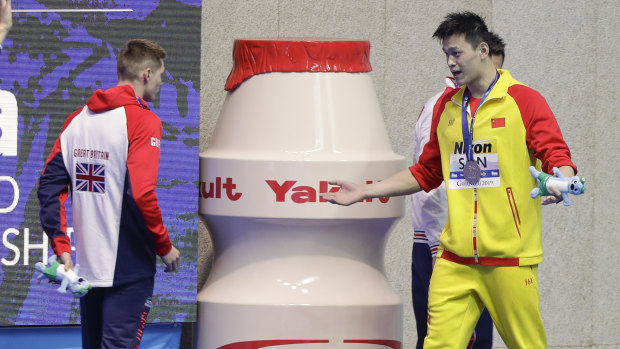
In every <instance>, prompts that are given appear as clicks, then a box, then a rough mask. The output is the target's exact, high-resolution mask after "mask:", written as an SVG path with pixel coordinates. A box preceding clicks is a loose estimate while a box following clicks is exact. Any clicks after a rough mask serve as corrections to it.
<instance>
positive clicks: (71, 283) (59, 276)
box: [35, 256, 92, 298]
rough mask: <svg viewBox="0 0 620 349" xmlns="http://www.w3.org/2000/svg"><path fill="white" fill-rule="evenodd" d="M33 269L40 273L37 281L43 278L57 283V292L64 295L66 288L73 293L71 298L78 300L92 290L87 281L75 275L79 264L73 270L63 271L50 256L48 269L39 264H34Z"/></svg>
mask: <svg viewBox="0 0 620 349" xmlns="http://www.w3.org/2000/svg"><path fill="white" fill-rule="evenodd" d="M35 268H36V269H37V271H39V272H40V273H41V275H39V279H41V278H43V276H45V277H47V278H48V279H49V280H50V281H52V282H56V283H58V282H59V283H60V287H58V292H60V293H66V292H67V287H68V288H69V290H70V291H71V293H73V296H74V297H77V298H79V297H83V296H84V295H86V293H88V291H90V289H91V288H92V286H91V285H90V284H89V283H88V281H86V280H85V279H83V278H81V277H79V276H78V275H77V273H79V272H80V265H79V264H77V265H76V266H75V267H74V268H73V270H65V265H64V264H60V263H59V262H58V261H57V260H56V256H52V257H50V259H49V266H48V267H46V266H45V264H43V263H41V262H39V263H37V264H35Z"/></svg>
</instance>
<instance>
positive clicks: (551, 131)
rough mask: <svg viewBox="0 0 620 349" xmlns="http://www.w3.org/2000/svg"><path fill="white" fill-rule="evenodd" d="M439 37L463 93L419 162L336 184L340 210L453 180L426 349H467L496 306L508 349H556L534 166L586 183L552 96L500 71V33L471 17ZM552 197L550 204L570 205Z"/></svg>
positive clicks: (446, 110) (449, 101)
mask: <svg viewBox="0 0 620 349" xmlns="http://www.w3.org/2000/svg"><path fill="white" fill-rule="evenodd" d="M433 36H434V37H436V38H437V39H439V40H440V42H441V44H442V47H443V51H444V53H445V54H446V60H447V63H448V67H449V68H450V71H451V72H452V75H453V77H454V79H455V80H456V83H457V84H458V85H459V86H461V88H460V89H457V90H453V91H449V92H446V93H445V94H444V95H442V96H441V97H440V100H439V102H438V108H436V111H435V113H434V114H433V122H432V126H431V136H430V140H429V142H428V144H427V145H426V147H425V148H424V152H423V153H422V155H421V156H420V159H419V161H418V163H417V164H415V165H414V166H412V167H410V168H408V169H405V170H403V171H401V172H399V173H397V174H395V175H394V176H392V177H390V178H388V179H386V180H383V181H381V182H375V183H373V184H361V185H358V184H354V183H350V182H345V181H334V182H333V183H332V184H335V185H340V186H341V189H340V191H338V192H336V193H325V194H322V197H323V198H324V199H326V200H328V201H330V202H333V203H338V204H342V205H350V204H353V203H355V202H357V201H360V200H362V199H365V198H373V197H384V196H397V195H407V194H411V193H414V192H417V191H420V190H424V191H429V190H431V189H433V188H435V187H437V186H438V185H439V184H441V182H442V181H445V183H446V186H447V195H448V206H449V210H448V211H449V214H448V222H447V224H446V226H445V227H444V229H443V232H442V234H441V238H440V246H439V252H438V258H437V262H436V264H435V269H434V270H433V275H432V278H431V283H430V288H429V304H428V305H429V313H428V323H429V326H428V332H427V336H426V339H425V342H424V348H425V349H429V348H464V347H465V346H466V345H467V341H468V340H469V338H470V336H471V333H472V331H473V329H474V327H475V324H476V321H477V320H478V317H479V316H480V312H481V311H482V309H484V307H487V308H488V310H489V313H490V314H491V317H492V318H493V321H494V323H495V325H496V327H497V330H498V332H499V333H500V335H501V336H502V339H503V340H504V342H505V343H506V345H507V346H508V347H509V348H545V347H546V336H545V330H544V327H543V323H542V319H541V316H540V309H539V302H540V299H539V291H538V269H537V265H538V263H540V262H542V259H543V257H542V231H541V227H542V222H541V207H540V205H541V201H540V200H539V199H535V200H533V199H532V198H531V197H530V190H531V189H532V188H534V187H535V186H536V185H537V183H536V180H535V179H534V178H532V177H531V175H530V173H529V170H528V168H529V166H531V165H534V164H535V163H536V161H537V159H539V160H540V161H541V163H542V169H543V171H544V172H547V173H551V172H552V168H553V167H558V168H559V169H560V171H561V172H562V173H563V175H564V176H566V177H572V176H574V175H575V173H576V171H577V168H576V166H575V165H574V164H573V162H572V160H571V155H570V151H569V149H568V146H567V145H566V143H565V142H564V139H563V137H562V133H561V131H560V128H559V126H558V124H557V121H556V120H555V117H554V115H553V113H552V112H551V109H550V108H549V106H548V105H547V103H546V101H545V99H544V98H543V97H542V96H541V95H540V94H539V93H538V92H536V91H535V90H533V89H531V88H529V87H527V86H525V85H523V84H522V83H520V82H518V81H517V80H515V79H514V78H513V77H512V76H511V75H510V73H509V72H508V71H507V70H497V69H496V68H495V66H494V65H493V62H492V61H491V59H490V57H489V45H488V42H489V31H488V29H487V27H486V24H485V23H484V20H483V19H482V18H481V17H480V16H478V15H476V14H474V13H471V12H462V13H451V14H449V15H448V16H446V18H445V19H444V21H443V22H442V23H441V24H440V25H439V27H438V28H437V30H436V31H435V33H434V35H433ZM557 194H558V195H557V196H555V197H546V198H544V199H543V204H548V203H553V202H559V200H560V199H561V197H560V196H559V192H558V193H557Z"/></svg>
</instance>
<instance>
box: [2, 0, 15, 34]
mask: <svg viewBox="0 0 620 349" xmlns="http://www.w3.org/2000/svg"><path fill="white" fill-rule="evenodd" d="M12 26H13V17H12V13H11V0H0V44H1V43H2V41H4V39H5V38H6V36H7V34H8V33H9V30H11V27H12Z"/></svg>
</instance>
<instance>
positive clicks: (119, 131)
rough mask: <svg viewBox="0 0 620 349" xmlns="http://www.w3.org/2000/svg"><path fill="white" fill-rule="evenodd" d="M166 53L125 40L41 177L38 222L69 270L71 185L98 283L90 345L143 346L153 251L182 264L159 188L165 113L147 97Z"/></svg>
mask: <svg viewBox="0 0 620 349" xmlns="http://www.w3.org/2000/svg"><path fill="white" fill-rule="evenodd" d="M165 57H166V52H165V51H164V49H163V48H162V47H161V46H159V45H158V44H156V43H154V42H151V41H148V40H130V41H128V42H127V43H125V45H124V46H123V48H122V49H121V51H120V53H119V55H118V62H117V73H118V85H117V86H116V87H113V88H110V89H108V90H105V91H104V90H97V91H95V93H94V94H93V95H92V96H91V97H90V99H89V100H88V103H87V104H86V105H85V106H83V107H81V108H80V109H78V110H77V111H75V112H74V113H73V114H71V115H70V116H69V118H68V119H67V120H66V121H65V124H64V126H63V129H62V131H61V134H60V136H59V137H58V139H57V140H56V143H55V144H54V147H53V149H52V151H51V153H50V155H49V157H48V159H47V161H46V164H45V168H44V169H43V172H42V174H41V177H40V179H39V188H38V197H39V201H40V203H41V211H40V218H41V224H42V226H43V229H44V230H45V232H46V233H47V235H48V236H49V238H50V243H51V245H52V249H53V250H54V253H55V254H56V255H57V256H59V260H60V261H61V262H62V263H63V264H64V265H65V269H73V263H72V260H71V244H70V239H69V236H68V235H67V219H66V215H65V207H64V203H65V201H66V199H67V197H68V193H69V190H71V198H72V204H73V205H72V207H73V227H74V231H75V241H76V255H77V256H76V259H77V260H76V262H77V263H78V264H80V276H81V277H83V278H85V279H86V280H88V281H89V282H90V284H91V285H92V286H93V289H92V290H91V291H90V292H89V293H88V294H87V295H86V296H84V297H83V298H81V299H80V310H81V319H82V346H83V347H84V348H100V347H105V348H137V347H138V346H139V344H140V340H141V338H142V333H143V330H144V326H145V323H146V317H147V315H148V312H149V310H150V307H151V296H152V294H153V286H154V276H155V266H156V256H157V255H159V256H160V257H161V259H162V261H163V262H164V264H165V265H166V269H165V271H166V272H171V271H174V270H176V269H177V268H178V266H179V261H180V253H179V251H178V250H177V249H176V248H175V247H174V246H173V245H172V244H171V242H170V238H169V236H168V231H167V229H166V227H165V226H164V224H163V219H162V214H161V210H160V208H159V205H158V202H157V196H156V194H155V188H156V184H157V172H158V169H159V159H160V143H161V134H162V126H161V120H160V119H159V118H158V117H157V115H155V114H154V113H153V112H151V111H150V110H149V108H148V105H147V103H146V102H147V101H153V100H154V99H155V97H156V96H157V94H158V93H159V89H160V87H161V84H162V80H161V75H162V73H163V72H164V58H165Z"/></svg>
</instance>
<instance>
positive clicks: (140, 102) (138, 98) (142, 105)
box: [136, 96, 146, 109]
mask: <svg viewBox="0 0 620 349" xmlns="http://www.w3.org/2000/svg"><path fill="white" fill-rule="evenodd" d="M136 100H138V104H140V106H141V107H142V108H143V109H146V107H145V106H144V104H142V101H141V100H140V97H138V96H136Z"/></svg>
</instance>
